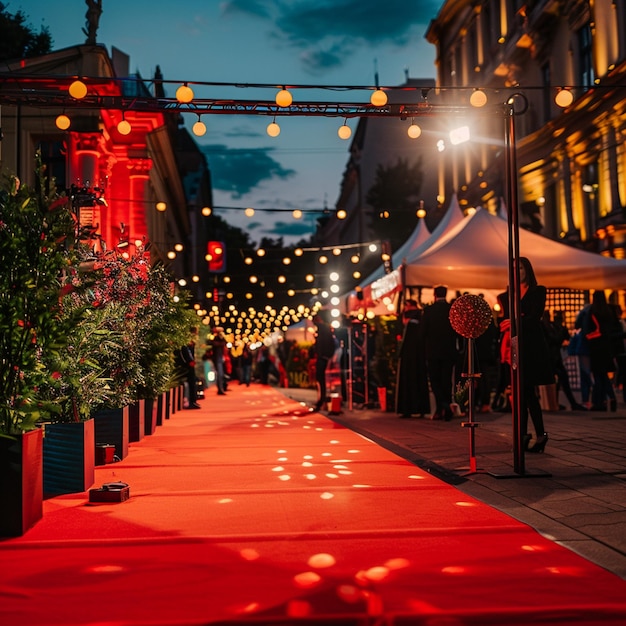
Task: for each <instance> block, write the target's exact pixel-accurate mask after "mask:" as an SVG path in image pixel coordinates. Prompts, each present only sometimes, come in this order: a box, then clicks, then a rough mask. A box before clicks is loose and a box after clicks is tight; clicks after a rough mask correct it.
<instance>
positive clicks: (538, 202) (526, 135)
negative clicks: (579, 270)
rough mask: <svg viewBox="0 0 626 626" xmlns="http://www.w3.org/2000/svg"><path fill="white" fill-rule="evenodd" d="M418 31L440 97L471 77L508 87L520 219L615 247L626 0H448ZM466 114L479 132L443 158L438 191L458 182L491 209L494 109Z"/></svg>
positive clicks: (622, 176) (619, 245) (499, 186)
mask: <svg viewBox="0 0 626 626" xmlns="http://www.w3.org/2000/svg"><path fill="white" fill-rule="evenodd" d="M426 37H427V39H428V41H429V42H430V43H432V44H433V45H435V46H436V48H437V85H438V87H441V88H444V89H448V90H449V91H448V93H449V94H450V96H449V97H462V95H463V94H466V93H468V91H467V90H468V89H472V88H473V89H479V88H480V89H483V90H484V92H485V94H486V95H487V97H488V98H489V99H490V100H493V99H494V98H495V99H498V98H500V99H501V100H502V101H504V100H506V98H508V97H510V95H511V94H518V95H517V96H515V97H516V98H518V100H519V102H520V103H521V104H520V110H519V115H515V118H516V119H515V129H516V131H515V137H516V160H517V169H518V181H517V183H518V198H519V209H520V224H521V225H522V226H524V227H527V228H530V229H531V230H534V231H536V232H539V233H541V234H543V235H545V236H548V237H551V238H554V239H561V240H564V241H565V242H567V243H570V244H572V245H576V246H580V247H584V248H586V249H588V250H592V251H595V252H599V253H601V254H603V255H607V256H614V257H616V258H624V257H625V256H626V215H625V207H626V148H625V146H624V138H625V137H626V97H625V95H626V92H625V87H624V84H625V83H624V79H625V77H626V3H625V2H624V0H613V1H611V0H593V1H591V2H589V1H582V0H536V1H529V2H521V1H520V0H484V1H479V2H467V1H459V0H450V1H447V2H445V3H444V4H443V6H442V7H441V9H440V11H439V14H438V15H437V17H436V18H435V19H434V20H433V21H432V22H431V24H430V26H429V28H428V31H427V34H426ZM567 92H569V93H567ZM557 95H558V96H559V97H558V98H557V99H559V98H561V97H563V100H562V101H561V106H559V105H558V104H557V103H556V102H555V98H556V97H557ZM567 96H570V97H569V98H568V97H567ZM569 100H571V102H569ZM475 123H476V124H477V125H478V127H477V128H476V129H475V131H476V135H477V136H480V137H481V138H482V141H481V142H471V141H470V142H468V143H467V144H464V146H463V148H462V149H460V150H456V151H455V154H454V155H452V156H451V157H450V158H448V160H447V161H446V164H445V167H444V168H443V169H442V172H441V177H442V186H444V187H445V189H446V191H447V193H446V198H447V200H448V201H449V198H450V194H451V193H452V192H456V193H458V194H459V198H461V199H462V202H464V203H466V204H468V205H474V206H478V205H482V206H486V207H489V208H490V210H493V211H495V210H498V208H499V206H500V202H501V198H502V197H503V196H504V186H505V175H504V168H505V165H504V155H503V152H504V151H503V149H502V147H503V146H502V138H503V121H502V120H499V119H490V120H480V118H477V119H476V121H475ZM590 287H593V286H590Z"/></svg>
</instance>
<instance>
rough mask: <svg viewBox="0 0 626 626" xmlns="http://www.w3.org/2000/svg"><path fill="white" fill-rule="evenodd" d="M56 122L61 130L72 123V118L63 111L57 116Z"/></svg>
mask: <svg viewBox="0 0 626 626" xmlns="http://www.w3.org/2000/svg"><path fill="white" fill-rule="evenodd" d="M54 123H55V124H56V127H57V128H58V129H59V130H67V129H68V128H69V127H70V125H71V124H72V122H71V120H70V118H69V117H68V116H67V115H65V113H61V115H59V116H57V118H56V120H55V121H54Z"/></svg>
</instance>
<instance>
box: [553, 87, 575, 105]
mask: <svg viewBox="0 0 626 626" xmlns="http://www.w3.org/2000/svg"><path fill="white" fill-rule="evenodd" d="M554 101H555V102H556V104H557V105H558V106H560V107H561V108H562V109H565V108H567V107H568V106H569V105H570V104H572V102H574V94H573V93H572V92H571V91H570V90H569V89H559V91H557V94H556V97H555V98H554Z"/></svg>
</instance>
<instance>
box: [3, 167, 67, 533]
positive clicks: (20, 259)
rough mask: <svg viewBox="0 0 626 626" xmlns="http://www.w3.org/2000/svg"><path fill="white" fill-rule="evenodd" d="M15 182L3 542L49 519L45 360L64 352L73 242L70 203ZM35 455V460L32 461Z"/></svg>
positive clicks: (8, 183) (6, 230) (9, 251)
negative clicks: (65, 285) (62, 318)
mask: <svg viewBox="0 0 626 626" xmlns="http://www.w3.org/2000/svg"><path fill="white" fill-rule="evenodd" d="M37 174H38V175H37V183H36V186H35V188H34V189H30V188H28V187H26V186H21V185H20V181H19V180H18V179H17V178H16V177H14V176H7V177H5V179H4V181H3V183H2V186H1V188H0V536H15V535H20V534H22V533H24V532H25V531H26V530H27V529H28V528H29V527H30V526H32V525H33V524H34V523H36V522H37V521H38V520H39V519H40V518H41V516H42V511H43V506H42V494H43V470H42V463H41V458H42V454H41V451H42V446H43V442H42V431H41V429H39V428H37V423H38V421H39V420H40V419H41V417H42V405H41V404H40V403H39V401H38V390H39V388H40V387H41V386H42V385H45V384H46V383H48V382H50V381H51V380H53V373H52V372H50V371H49V370H48V369H47V368H46V367H45V365H44V364H43V362H42V358H41V357H42V355H43V354H47V353H53V352H55V351H59V350H60V349H62V346H63V340H64V338H63V335H62V330H61V329H60V327H59V325H58V317H59V292H60V276H61V275H62V272H63V270H64V269H65V267H66V265H67V260H68V256H67V250H68V248H70V247H71V246H72V244H73V242H72V237H73V233H74V222H73V218H72V215H71V212H70V211H69V209H68V208H67V203H66V199H65V198H59V197H58V196H57V195H56V192H55V190H54V187H53V185H51V186H50V187H49V191H48V192H47V191H46V184H47V181H46V180H45V178H44V171H43V168H42V167H41V166H40V165H38V169H37ZM31 454H32V456H30V455H31Z"/></svg>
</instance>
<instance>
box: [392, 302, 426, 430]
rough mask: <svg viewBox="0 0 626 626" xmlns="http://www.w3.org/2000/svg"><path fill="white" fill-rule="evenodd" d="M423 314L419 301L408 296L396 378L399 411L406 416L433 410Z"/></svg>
mask: <svg viewBox="0 0 626 626" xmlns="http://www.w3.org/2000/svg"><path fill="white" fill-rule="evenodd" d="M422 316H423V311H422V309H420V308H418V305H417V301H415V300H407V301H406V302H405V303H404V311H403V314H402V321H403V322H404V330H403V333H402V342H401V344H400V358H399V360H398V372H397V380H396V413H398V414H399V415H400V417H405V418H406V417H411V415H419V416H424V415H427V414H429V413H430V393H429V391H428V373H427V370H426V347H425V343H424V333H423V329H422Z"/></svg>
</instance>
